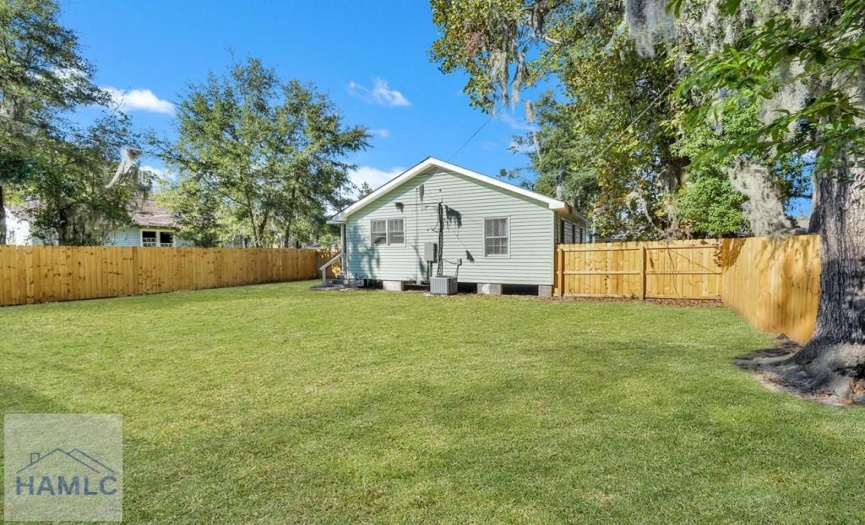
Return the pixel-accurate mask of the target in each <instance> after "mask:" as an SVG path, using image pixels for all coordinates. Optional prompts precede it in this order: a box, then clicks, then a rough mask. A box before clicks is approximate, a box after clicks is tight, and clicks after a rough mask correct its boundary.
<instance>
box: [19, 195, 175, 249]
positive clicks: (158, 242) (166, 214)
mask: <svg viewBox="0 0 865 525" xmlns="http://www.w3.org/2000/svg"><path fill="white" fill-rule="evenodd" d="M5 213H6V229H7V233H6V243H7V244H19V245H34V244H42V242H40V241H39V240H38V239H34V238H32V237H31V222H32V217H31V215H30V214H29V212H28V211H27V210H26V209H25V208H23V207H21V206H17V205H15V204H10V205H7V206H6V210H5ZM132 222H133V226H129V227H126V228H120V229H118V230H116V231H114V232H112V233H110V234H109V235H108V238H107V239H106V240H105V245H106V246H163V247H165V246H192V243H191V242H189V241H187V240H185V239H183V238H180V237H178V236H177V230H178V228H177V221H176V220H175V219H174V215H173V214H172V213H171V212H170V211H169V210H167V209H165V208H163V207H161V206H159V204H157V203H156V202H155V201H153V200H146V201H144V203H143V204H142V205H141V208H139V210H138V211H136V212H135V213H133V214H132Z"/></svg>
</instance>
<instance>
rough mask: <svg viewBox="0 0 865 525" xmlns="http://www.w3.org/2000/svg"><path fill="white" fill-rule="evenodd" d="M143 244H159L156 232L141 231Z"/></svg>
mask: <svg viewBox="0 0 865 525" xmlns="http://www.w3.org/2000/svg"><path fill="white" fill-rule="evenodd" d="M141 246H158V243H157V242H156V232H141Z"/></svg>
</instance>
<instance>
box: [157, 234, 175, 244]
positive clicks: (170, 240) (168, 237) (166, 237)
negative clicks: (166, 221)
mask: <svg viewBox="0 0 865 525" xmlns="http://www.w3.org/2000/svg"><path fill="white" fill-rule="evenodd" d="M159 246H174V235H173V234H171V232H159Z"/></svg>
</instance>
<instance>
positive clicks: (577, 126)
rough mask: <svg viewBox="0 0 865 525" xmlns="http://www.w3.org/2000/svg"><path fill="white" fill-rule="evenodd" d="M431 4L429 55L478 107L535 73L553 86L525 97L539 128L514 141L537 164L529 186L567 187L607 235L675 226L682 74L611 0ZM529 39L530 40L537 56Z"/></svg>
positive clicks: (666, 232)
mask: <svg viewBox="0 0 865 525" xmlns="http://www.w3.org/2000/svg"><path fill="white" fill-rule="evenodd" d="M433 7H434V19H435V20H436V22H437V23H438V24H439V27H440V29H441V30H442V37H441V38H439V40H437V41H436V42H435V43H434V44H433V48H432V52H431V54H432V57H433V59H435V60H436V61H438V62H439V64H440V67H441V69H442V70H443V71H445V72H452V71H456V70H458V69H462V70H464V71H465V72H467V73H469V75H470V77H469V82H468V84H467V85H466V88H465V90H466V92H467V93H468V94H469V96H470V98H471V99H472V101H473V103H474V104H475V105H477V106H479V107H481V108H483V109H485V110H487V111H492V110H493V109H494V108H495V107H496V104H497V102H496V100H499V99H502V100H503V101H504V99H505V98H507V99H509V100H512V101H513V100H519V99H520V98H521V97H522V95H520V90H521V89H523V88H524V87H526V86H527V85H530V84H532V83H534V82H537V81H538V80H539V79H541V78H543V77H555V79H556V80H557V81H558V83H559V85H560V86H561V90H560V92H559V93H557V94H552V93H548V94H545V95H543V96H542V97H540V99H539V100H538V101H537V102H536V103H532V102H530V101H527V102H526V115H527V118H529V119H530V120H535V121H536V122H537V125H538V130H537V131H531V132H529V133H528V134H527V135H526V136H524V137H516V138H515V146H516V147H515V150H516V151H520V152H523V153H525V154H526V155H527V156H528V157H529V159H530V160H531V162H532V167H533V169H534V171H535V172H537V173H538V183H537V184H536V185H535V186H536V189H537V190H540V191H545V192H547V193H548V194H550V195H553V194H555V191H556V188H557V187H558V188H559V189H560V190H561V189H562V188H563V189H564V192H563V196H564V197H565V198H566V199H567V200H570V201H571V202H572V203H573V204H575V205H576V206H577V207H578V209H580V211H581V212H583V213H584V214H586V215H591V216H592V218H593V225H594V228H595V230H596V231H597V232H598V233H599V234H601V235H604V236H611V237H621V238H629V239H633V238H637V239H640V238H643V239H645V238H660V237H677V236H679V235H681V234H682V231H681V230H680V228H679V225H678V216H677V215H678V214H677V213H676V210H675V200H674V199H673V198H672V197H673V195H674V194H675V192H676V191H677V190H678V189H679V188H680V187H681V186H682V184H683V183H684V179H685V167H686V166H687V163H688V162H687V159H686V158H682V157H680V156H679V155H677V154H676V152H675V151H674V150H673V149H672V148H671V146H672V144H673V143H675V141H676V139H677V130H676V129H675V128H674V127H673V126H672V125H671V122H672V120H673V118H674V117H675V115H676V108H675V107H674V106H673V104H671V97H670V96H669V95H670V93H669V89H668V86H669V84H670V82H671V81H672V80H673V79H674V78H675V77H676V76H677V74H678V72H677V71H675V69H674V68H673V67H672V63H671V62H664V61H656V62H653V61H647V60H645V59H643V58H642V57H640V56H639V55H638V54H637V50H636V47H635V46H634V44H633V42H632V41H631V40H630V39H629V38H628V37H627V35H626V34H623V33H622V32H621V31H620V28H621V25H622V20H623V10H622V7H621V4H620V3H619V1H618V0H606V1H601V2H595V3H593V4H592V5H591V7H586V6H584V5H583V4H581V3H577V2H549V1H543V0H541V1H525V2H524V1H516V2H515V1H502V2H493V3H492V8H491V9H485V8H483V7H482V3H477V2H459V3H453V2H447V1H441V2H438V1H434V2H433ZM529 49H534V50H536V52H535V53H531V54H532V55H535V56H536V58H534V59H533V60H530V59H529V58H527V56H528V55H529V54H530V53H529V51H528V50H529ZM638 116H640V117H641V118H637V117H638Z"/></svg>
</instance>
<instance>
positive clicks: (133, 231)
mask: <svg viewBox="0 0 865 525" xmlns="http://www.w3.org/2000/svg"><path fill="white" fill-rule="evenodd" d="M105 245H106V246H141V233H140V231H139V230H138V228H121V229H119V230H116V231H114V232H112V233H110V234H108V238H107V239H105Z"/></svg>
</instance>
